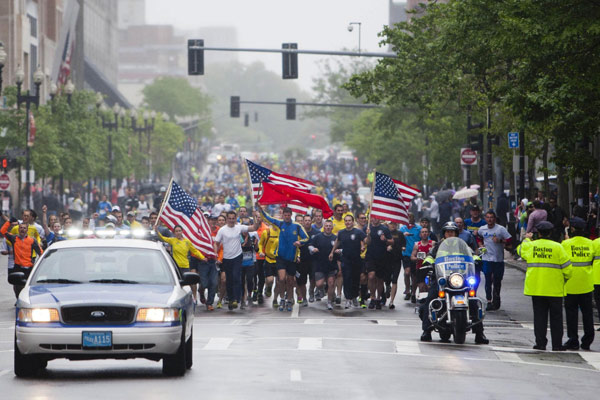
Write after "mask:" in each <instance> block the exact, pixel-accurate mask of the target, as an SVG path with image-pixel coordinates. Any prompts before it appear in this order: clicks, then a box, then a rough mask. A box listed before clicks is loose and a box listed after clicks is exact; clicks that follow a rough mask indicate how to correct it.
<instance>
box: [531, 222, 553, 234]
mask: <svg viewBox="0 0 600 400" xmlns="http://www.w3.org/2000/svg"><path fill="white" fill-rule="evenodd" d="M535 229H537V230H538V231H539V232H548V231H551V230H552V229H554V225H552V222H548V221H542V222H540V223H539V224H537V225H536V226H535Z"/></svg>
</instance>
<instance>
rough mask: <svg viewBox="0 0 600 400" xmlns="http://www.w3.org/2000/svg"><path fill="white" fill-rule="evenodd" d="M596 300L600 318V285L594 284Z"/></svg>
mask: <svg viewBox="0 0 600 400" xmlns="http://www.w3.org/2000/svg"><path fill="white" fill-rule="evenodd" d="M594 301H595V302H596V310H598V318H600V285H594Z"/></svg>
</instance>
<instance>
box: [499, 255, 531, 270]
mask: <svg viewBox="0 0 600 400" xmlns="http://www.w3.org/2000/svg"><path fill="white" fill-rule="evenodd" d="M504 265H506V266H508V267H511V268H514V269H518V270H520V271H523V272H526V271H527V263H526V262H525V261H517V260H515V259H514V258H513V255H512V254H511V253H509V252H508V251H506V250H505V251H504Z"/></svg>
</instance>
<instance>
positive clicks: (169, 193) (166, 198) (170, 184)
mask: <svg viewBox="0 0 600 400" xmlns="http://www.w3.org/2000/svg"><path fill="white" fill-rule="evenodd" d="M172 187H173V178H172V177H171V181H170V182H169V188H168V189H167V194H166V195H165V197H164V198H163V201H162V204H161V205H160V211H159V212H158V217H156V223H155V224H154V227H155V228H156V226H157V225H158V221H160V216H161V215H162V213H163V211H164V209H165V206H166V205H167V201H168V199H169V196H171V188H172Z"/></svg>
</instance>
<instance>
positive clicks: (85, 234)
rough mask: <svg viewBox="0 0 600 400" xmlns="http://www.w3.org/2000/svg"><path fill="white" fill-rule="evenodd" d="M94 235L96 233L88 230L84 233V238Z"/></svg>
mask: <svg viewBox="0 0 600 400" xmlns="http://www.w3.org/2000/svg"><path fill="white" fill-rule="evenodd" d="M93 234H94V231H93V230H91V229H87V230H85V231H83V235H84V236H92V235H93Z"/></svg>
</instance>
